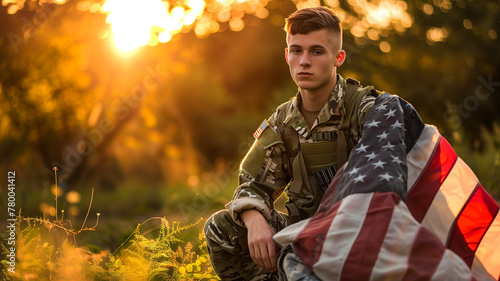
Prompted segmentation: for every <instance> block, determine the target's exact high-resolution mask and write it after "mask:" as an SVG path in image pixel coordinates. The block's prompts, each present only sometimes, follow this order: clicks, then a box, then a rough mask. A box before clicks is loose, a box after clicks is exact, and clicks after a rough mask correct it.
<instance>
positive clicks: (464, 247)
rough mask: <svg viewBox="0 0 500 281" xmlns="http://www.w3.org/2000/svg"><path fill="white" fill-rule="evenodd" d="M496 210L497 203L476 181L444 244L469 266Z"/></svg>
mask: <svg viewBox="0 0 500 281" xmlns="http://www.w3.org/2000/svg"><path fill="white" fill-rule="evenodd" d="M498 210H499V207H498V204H497V203H496V202H495V200H494V199H493V198H492V197H491V196H490V195H489V194H488V193H487V192H486V190H484V188H483V186H482V185H481V184H480V183H478V186H477V187H476V189H475V190H474V192H473V193H472V194H471V197H470V198H469V201H468V202H467V203H466V204H465V206H464V208H463V209H462V211H460V213H459V215H458V216H457V219H456V220H455V224H454V226H453V227H452V228H451V229H452V230H451V233H450V235H449V237H448V242H447V245H446V246H447V248H449V249H450V250H452V251H454V252H455V253H456V254H457V255H459V256H460V257H461V258H462V259H463V260H464V261H465V263H467V265H468V266H469V267H471V266H472V262H473V261H474V256H475V252H476V249H477V247H478V245H479V243H481V239H482V238H483V236H484V234H485V233H486V231H487V230H488V228H489V227H490V225H491V223H492V222H493V219H494V218H495V217H496V215H497V213H498Z"/></svg>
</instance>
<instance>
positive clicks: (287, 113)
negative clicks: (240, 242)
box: [226, 75, 378, 226]
mask: <svg viewBox="0 0 500 281" xmlns="http://www.w3.org/2000/svg"><path fill="white" fill-rule="evenodd" d="M355 92H359V93H360V94H359V95H358V96H359V98H351V99H348V98H346V96H348V95H355ZM377 94H378V93H377V92H376V91H375V90H374V89H373V87H366V88H362V87H361V86H360V85H359V82H357V81H356V80H354V79H347V81H346V80H344V79H343V78H342V76H340V75H337V84H336V86H335V88H334V90H333V92H332V94H331V97H330V99H329V101H328V102H327V103H325V105H324V106H323V108H322V109H321V110H320V112H319V115H318V117H317V118H316V120H315V122H314V124H313V125H312V127H311V128H309V126H308V125H307V122H306V120H305V118H304V117H303V116H302V114H301V113H300V111H299V103H300V102H301V98H300V93H298V94H297V95H296V96H295V97H294V98H293V99H291V100H290V101H288V102H286V103H284V104H282V105H281V106H279V107H278V109H277V110H276V112H274V113H273V114H272V115H271V116H270V117H269V119H268V120H264V122H263V123H262V125H261V126H260V127H259V129H257V131H256V132H255V134H254V136H255V138H256V140H255V142H254V143H253V145H252V147H251V149H250V151H249V152H248V153H247V155H246V156H245V158H244V159H243V161H242V163H241V166H240V170H239V186H238V187H237V189H236V190H235V192H234V195H233V199H232V200H231V201H230V202H229V203H228V204H226V208H227V209H228V211H229V213H230V215H231V217H232V218H233V220H234V221H235V222H236V223H237V224H239V225H241V226H244V224H243V221H242V220H241V218H240V214H241V213H242V212H243V211H245V210H249V209H256V210H257V211H259V212H260V213H261V214H262V215H263V216H264V217H265V218H266V219H267V220H269V219H270V218H271V210H272V209H273V208H274V201H275V200H276V199H277V198H278V197H279V196H280V195H281V193H282V192H283V191H285V192H286V193H287V196H288V198H289V201H288V204H287V205H286V206H287V209H288V212H289V216H290V219H291V222H292V223H294V222H296V221H299V220H301V219H305V218H308V217H311V216H312V215H313V214H314V212H315V211H316V209H317V207H318V205H319V202H320V200H321V198H322V196H323V193H324V191H325V189H326V187H327V186H328V184H329V183H330V181H331V179H333V175H334V174H335V172H336V164H337V163H338V162H339V160H338V159H339V155H338V154H339V153H341V151H340V150H342V149H340V148H339V149H338V147H344V146H345V144H344V145H343V146H342V145H341V144H340V139H339V134H340V133H341V130H340V128H341V125H343V124H345V123H344V121H343V120H344V118H343V117H344V116H351V117H349V118H350V119H351V121H350V124H351V126H349V128H348V130H347V134H346V135H348V137H345V138H341V139H347V140H348V145H347V146H348V148H346V149H345V150H346V151H347V150H348V151H347V153H349V151H350V149H352V147H354V145H355V144H356V143H357V141H358V140H359V138H360V137H361V132H362V125H363V124H362V123H363V120H364V118H365V115H366V113H367V112H368V110H369V109H370V108H371V107H372V106H373V103H374V101H375V96H376V95H377ZM348 100H350V103H352V104H354V103H356V105H355V106H354V105H353V106H349V105H348V103H347V102H346V101H348ZM349 111H354V112H352V113H351V114H350V112H349ZM346 118H347V117H346ZM352 120H354V121H352ZM347 123H348V124H349V121H348V122H347ZM344 157H345V160H347V156H344ZM340 162H342V161H340ZM342 164H343V163H342ZM339 168H340V167H339Z"/></svg>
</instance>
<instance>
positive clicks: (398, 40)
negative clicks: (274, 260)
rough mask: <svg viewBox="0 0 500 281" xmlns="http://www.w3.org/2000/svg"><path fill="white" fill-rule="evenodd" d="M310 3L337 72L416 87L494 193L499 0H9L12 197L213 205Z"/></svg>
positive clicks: (226, 189) (1, 141)
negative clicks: (328, 33) (320, 18)
mask: <svg viewBox="0 0 500 281" xmlns="http://www.w3.org/2000/svg"><path fill="white" fill-rule="evenodd" d="M317 5H326V6H330V7H332V8H333V9H334V10H335V11H336V12H337V14H338V15H339V17H340V18H341V20H342V22H343V25H342V27H343V29H344V38H345V44H344V49H345V50H346V51H347V54H348V59H347V61H346V63H345V64H344V65H343V66H342V67H341V68H340V73H341V74H342V75H343V76H344V77H354V78H356V79H358V80H361V82H362V83H363V84H364V85H368V84H372V85H374V86H375V87H376V88H377V89H381V90H386V91H388V92H391V93H394V94H398V95H400V96H402V97H403V98H405V99H407V100H408V101H410V102H411V103H413V105H414V106H415V107H416V108H417V110H418V111H419V113H420V114H421V115H422V117H423V119H424V121H425V122H426V123H431V124H436V125H437V126H438V128H440V130H441V131H442V133H443V134H444V135H445V136H446V137H447V138H448V139H449V140H450V141H451V142H452V143H453V145H454V146H455V148H456V149H457V151H458V152H459V155H460V156H462V157H463V158H464V160H465V161H466V162H467V163H469V164H470V165H471V167H472V168H473V169H474V171H475V172H476V173H477V174H478V176H479V177H480V179H481V180H482V181H483V184H484V185H485V186H486V187H487V188H488V189H489V191H490V192H491V193H492V194H494V195H495V196H496V198H499V195H500V193H499V190H500V184H499V179H498V177H499V171H498V169H499V168H498V167H499V166H500V153H499V151H500V150H499V146H500V129H499V127H498V124H499V121H500V120H499V119H500V113H499V112H498V108H499V106H500V97H499V89H500V75H499V73H498V70H497V66H498V65H499V63H500V52H499V51H500V50H499V46H500V45H499V43H498V42H499V39H498V32H499V31H500V3H498V1H465V0H460V1H451V0H433V1H432V0H427V1H402V0H398V1H396V0H378V1H366V0H348V1H336V0H326V1H317V0H307V1H302V0H294V1H289V0H287V1H284V0H270V1H269V0H185V1H160V0H148V1H146V0H128V1H123V0H107V1H95V0H88V1H85V0H81V1H65V0H52V1H50V0H44V1H42V0H40V1H23V0H4V1H2V5H1V6H0V14H1V16H0V33H1V36H0V56H1V59H0V85H1V87H0V112H1V115H0V116H1V119H0V152H1V155H2V157H1V159H0V166H1V170H2V171H3V173H6V171H7V170H15V171H16V172H17V177H18V192H19V195H18V196H19V197H18V200H19V201H20V202H21V203H20V204H21V205H20V206H22V207H23V210H25V212H27V215H38V212H40V210H42V211H43V212H46V213H47V214H52V215H53V213H54V212H55V210H54V209H53V208H51V207H50V206H48V205H47V204H42V203H41V202H44V200H45V201H46V198H50V196H52V195H51V192H52V193H54V192H60V194H61V196H62V195H67V194H73V195H75V194H82V195H85V194H88V193H89V192H88V190H90V187H96V190H97V193H96V194H97V195H96V196H97V198H96V202H95V204H96V205H95V208H97V209H99V210H102V209H104V210H108V211H109V213H111V214H116V215H123V214H131V213H134V212H135V213H137V212H138V210H141V208H144V206H148V208H146V209H145V210H143V211H144V212H146V213H147V212H153V211H156V212H161V213H163V214H165V213H166V212H168V213H182V212H184V210H191V213H192V214H194V215H199V216H203V215H204V214H208V213H211V212H212V211H213V210H214V209H217V208H221V207H222V206H223V204H224V203H225V202H226V201H227V200H229V197H230V194H231V193H232V190H233V189H234V187H235V177H234V176H235V174H234V171H235V170H236V163H237V162H238V161H240V160H241V159H242V157H243V156H244V153H245V152H246V150H247V149H248V148H249V146H250V144H251V143H252V141H253V140H252V138H251V134H252V133H253V131H254V130H255V128H256V127H257V126H258V124H260V122H261V121H262V119H264V118H267V117H268V116H269V115H270V114H271V113H272V112H273V111H274V108H275V107H276V106H277V105H278V104H279V103H282V102H285V101H286V100H288V99H289V98H290V97H292V96H294V95H295V93H296V91H297V89H296V86H295V85H294V83H293V81H292V80H291V79H290V78H289V73H288V67H287V65H286V63H285V61H284V51H283V50H284V48H285V46H286V43H285V33H284V31H283V30H282V28H283V25H284V19H285V17H287V16H288V15H289V14H290V13H292V12H293V11H295V10H296V9H297V8H302V7H308V6H317ZM52 166H58V167H59V168H60V169H61V170H60V174H59V175H60V179H59V181H60V186H59V189H60V190H59V191H58V189H57V188H54V186H53V182H54V181H53V179H54V174H53V172H52V171H51V168H52ZM221 175H223V176H224V180H221V178H222V176H221ZM227 177H230V180H225V178H227ZM210 184H212V185H210ZM214 184H215V185H216V188H214ZM120 190H122V191H123V190H126V192H122V193H120ZM134 190H135V191H134ZM137 190H139V191H137ZM71 191H73V193H71ZM105 191H109V192H110V195H109V196H105V195H103V192H105ZM75 192H76V193H75ZM100 192H101V195H99V193H100ZM113 192H114V193H113ZM138 193H144V194H149V195H150V196H149V197H148V196H146V195H144V196H142V197H141V195H139V194H138ZM34 194H36V195H39V196H33V195H34ZM113 194H114V195H113ZM117 194H122V195H120V196H124V197H126V196H129V197H127V198H128V199H125V198H124V197H120V196H118V195H117ZM99 196H101V199H99ZM113 196H114V197H113ZM5 198H6V197H5V196H2V199H0V200H2V201H1V202H5V201H4V200H6V199H5ZM62 198H65V199H64V200H65V203H64V204H65V205H64V206H67V207H68V208H69V207H70V206H73V205H74V206H73V207H75V208H74V209H73V210H74V212H73V215H74V216H78V214H79V211H78V210H79V209H78V208H76V206H79V205H78V204H79V203H78V202H80V201H81V199H79V200H76V201H72V200H71V199H70V198H73V199H74V197H62ZM113 198H114V199H113ZM106 200H107V201H106ZM141 200H142V201H141ZM191 200H192V201H191ZM110 201H111V203H112V204H110ZM208 201H210V202H215V203H214V204H212V203H210V204H209V203H207V202H208ZM132 202H134V203H132ZM81 204H83V203H81ZM85 204H86V203H85ZM85 204H83V205H82V206H84V205H85ZM179 204H180V205H179ZM132 205H133V206H134V207H131V206H132ZM141 206H142V207H141ZM183 206H184V207H183ZM79 208H80V209H81V208H82V207H81V206H80V207H79ZM113 208H115V209H113ZM115 211H116V213H113V212H115ZM101 213H103V214H104V213H105V212H101ZM181 215H182V214H181ZM80 216H81V214H80Z"/></svg>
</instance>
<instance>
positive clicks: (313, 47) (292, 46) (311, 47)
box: [290, 44, 326, 50]
mask: <svg viewBox="0 0 500 281" xmlns="http://www.w3.org/2000/svg"><path fill="white" fill-rule="evenodd" d="M290 48H301V49H302V48H304V47H302V46H301V45H298V44H292V45H290ZM309 48H310V49H315V48H320V49H325V50H326V47H325V46H323V45H311V46H310V47H309Z"/></svg>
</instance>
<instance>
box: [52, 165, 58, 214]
mask: <svg viewBox="0 0 500 281" xmlns="http://www.w3.org/2000/svg"><path fill="white" fill-rule="evenodd" d="M52 170H54V178H55V179H56V192H55V193H56V221H58V219H57V195H58V194H59V190H58V188H57V170H58V169H57V167H54V168H52Z"/></svg>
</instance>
